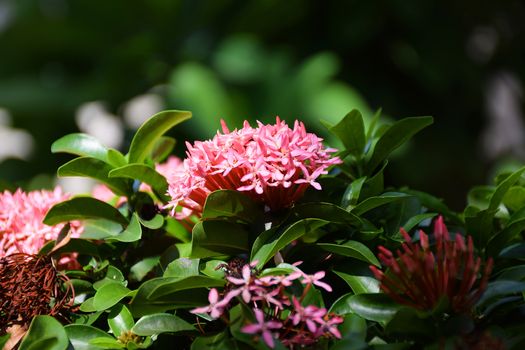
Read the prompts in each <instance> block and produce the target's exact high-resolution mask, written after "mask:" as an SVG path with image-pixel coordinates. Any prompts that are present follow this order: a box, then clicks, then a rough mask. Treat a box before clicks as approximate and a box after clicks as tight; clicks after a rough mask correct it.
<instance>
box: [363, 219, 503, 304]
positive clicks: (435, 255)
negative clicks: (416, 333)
mask: <svg viewBox="0 0 525 350" xmlns="http://www.w3.org/2000/svg"><path fill="white" fill-rule="evenodd" d="M401 234H402V235H403V236H404V238H405V242H404V243H403V244H402V251H401V250H398V251H397V258H396V257H394V254H393V253H392V252H391V251H390V250H388V249H386V248H384V247H379V259H380V260H381V262H382V263H383V265H385V266H387V267H388V268H389V269H390V270H389V272H388V273H386V274H385V273H384V272H382V271H380V270H379V269H377V268H376V267H375V266H371V267H370V269H371V270H372V272H373V273H374V275H375V277H376V278H377V279H378V280H379V281H380V282H381V289H382V290H383V291H384V292H385V293H386V294H388V295H389V296H390V297H391V298H392V299H394V300H395V301H397V302H398V303H401V304H405V305H408V306H411V307H414V308H417V309H420V310H432V309H433V308H434V307H436V306H437V305H438V304H439V302H440V301H441V300H442V299H443V298H447V299H448V302H449V305H450V308H451V310H452V311H454V312H456V313H465V312H466V313H468V312H470V311H471V309H472V307H473V305H474V304H475V303H476V301H477V300H478V299H479V298H480V296H481V294H482V293H483V291H484V290H485V289H486V287H487V282H488V278H489V276H490V272H491V271H492V265H493V260H492V258H489V259H488V261H487V262H486V264H485V269H484V271H483V274H482V277H481V281H480V283H479V286H478V288H477V289H476V290H473V287H474V284H475V283H476V281H477V280H478V274H479V273H480V271H481V258H480V257H475V256H474V245H473V242H472V237H471V236H468V238H467V242H466V243H465V239H464V238H463V236H461V235H460V234H459V233H458V234H456V236H455V240H451V239H450V235H449V233H448V229H447V227H446V226H445V224H444V222H443V217H441V216H440V217H439V218H438V219H437V220H436V221H435V224H434V238H435V244H434V245H433V246H431V245H430V244H429V239H428V236H427V235H426V234H425V233H424V232H423V231H420V234H419V236H420V241H419V245H418V244H415V243H413V242H412V239H411V238H410V236H409V235H408V233H407V232H406V231H405V230H403V229H401Z"/></svg>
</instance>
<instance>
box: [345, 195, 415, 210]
mask: <svg viewBox="0 0 525 350" xmlns="http://www.w3.org/2000/svg"><path fill="white" fill-rule="evenodd" d="M407 197H410V195H408V194H406V193H402V192H385V193H383V194H382V195H379V196H375V197H370V198H367V199H365V200H364V201H362V202H361V203H359V204H358V205H356V206H355V207H354V208H352V209H350V211H351V212H352V213H353V214H355V215H363V214H364V213H366V212H367V211H370V210H372V209H374V208H377V207H379V206H381V205H384V204H388V203H391V202H394V201H398V200H401V199H405V198H407Z"/></svg>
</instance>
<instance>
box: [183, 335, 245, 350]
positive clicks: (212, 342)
mask: <svg viewBox="0 0 525 350" xmlns="http://www.w3.org/2000/svg"><path fill="white" fill-rule="evenodd" d="M227 333H229V332H223V333H219V334H216V335H212V336H209V337H203V336H200V337H197V338H195V340H194V341H193V343H192V344H191V348H190V350H230V349H231V350H239V348H238V346H237V344H236V343H235V341H234V340H233V339H231V338H230V337H229V336H228V334H227Z"/></svg>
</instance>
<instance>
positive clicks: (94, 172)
mask: <svg viewBox="0 0 525 350" xmlns="http://www.w3.org/2000/svg"><path fill="white" fill-rule="evenodd" d="M111 169H113V167H112V166H111V165H109V164H108V163H106V162H103V161H101V160H99V159H96V158H91V157H79V158H75V159H73V160H71V161H69V162H67V163H66V164H64V165H62V166H61V167H60V168H58V170H57V174H58V176H59V177H64V176H84V177H91V178H93V179H95V180H98V181H100V182H103V183H104V184H106V185H107V186H108V187H109V189H110V190H111V191H112V192H114V193H116V194H117V195H121V196H127V195H128V194H129V193H130V191H131V186H130V184H129V183H128V182H126V181H123V180H122V179H110V178H109V177H108V173H109V172H110V171H111Z"/></svg>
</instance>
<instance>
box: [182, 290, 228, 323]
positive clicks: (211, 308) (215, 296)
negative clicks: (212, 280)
mask: <svg viewBox="0 0 525 350" xmlns="http://www.w3.org/2000/svg"><path fill="white" fill-rule="evenodd" d="M208 301H209V302H210V305H208V306H203V307H198V308H195V309H193V310H191V311H190V312H191V313H193V314H204V313H209V314H210V316H211V317H212V318H218V317H220V316H221V315H222V313H223V312H224V308H225V307H226V306H227V305H228V303H229V302H230V299H229V298H224V299H222V300H219V292H217V289H215V288H212V289H211V290H210V293H209V294H208Z"/></svg>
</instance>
